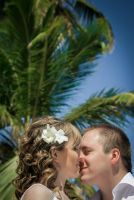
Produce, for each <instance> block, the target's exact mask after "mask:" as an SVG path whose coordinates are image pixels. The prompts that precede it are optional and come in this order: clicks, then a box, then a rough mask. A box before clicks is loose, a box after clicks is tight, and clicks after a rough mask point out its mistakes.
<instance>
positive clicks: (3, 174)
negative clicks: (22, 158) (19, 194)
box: [0, 157, 17, 200]
mask: <svg viewBox="0 0 134 200" xmlns="http://www.w3.org/2000/svg"><path fill="white" fill-rule="evenodd" d="M16 167H17V157H13V158H12V159H11V160H9V161H8V162H6V163H4V164H3V165H0V180H1V181H0V198H1V199H2V200H7V199H12V200H13V199H14V200H15V197H14V195H13V194H14V191H15V188H14V186H13V184H12V180H13V179H14V178H15V176H16V172H15V171H16Z"/></svg>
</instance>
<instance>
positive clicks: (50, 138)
mask: <svg viewBox="0 0 134 200" xmlns="http://www.w3.org/2000/svg"><path fill="white" fill-rule="evenodd" d="M41 138H42V139H43V140H44V141H45V142H46V143H48V144H50V143H51V144H52V143H56V142H57V143H59V144H62V143H63V142H65V141H68V137H67V136H65V132H64V131H63V130H62V129H60V130H58V131H57V130H56V128H55V127H54V126H52V127H50V126H49V124H47V128H46V129H43V132H42V135H41Z"/></svg>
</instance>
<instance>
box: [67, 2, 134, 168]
mask: <svg viewBox="0 0 134 200" xmlns="http://www.w3.org/2000/svg"><path fill="white" fill-rule="evenodd" d="M89 2H91V3H92V4H93V5H94V6H95V7H96V8H97V9H98V10H100V11H101V12H102V13H103V14H104V15H105V17H106V18H107V19H108V20H109V22H110V24H111V26H112V29H113V33H114V37H115V47H114V49H113V51H112V52H111V53H110V54H107V55H104V56H103V57H102V58H100V59H99V60H98V61H97V67H96V71H95V73H93V75H92V76H90V77H87V78H86V80H85V81H84V82H83V84H82V85H81V89H80V91H79V92H78V93H77V94H76V95H75V96H74V98H73V99H71V100H70V104H71V105H74V102H75V105H76V104H79V103H82V102H84V101H85V100H86V99H87V98H88V97H89V96H90V95H92V94H94V93H96V92H98V91H101V90H102V89H104V88H105V89H106V90H108V89H110V88H113V87H114V88H118V89H119V90H120V91H122V92H126V91H132V90H133V91H134V81H133V77H134V59H133V58H134V21H133V18H134V12H133V8H134V1H132V0H131V1H127V2H126V1H122V0H118V1H115V0H101V1H100V0H92V1H90V0H89ZM124 129H125V132H126V133H127V134H128V136H129V139H130V141H131V145H132V149H134V119H131V123H130V125H129V126H128V127H127V128H124ZM132 160H133V171H134V152H132Z"/></svg>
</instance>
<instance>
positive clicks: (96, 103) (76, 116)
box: [65, 92, 134, 128]
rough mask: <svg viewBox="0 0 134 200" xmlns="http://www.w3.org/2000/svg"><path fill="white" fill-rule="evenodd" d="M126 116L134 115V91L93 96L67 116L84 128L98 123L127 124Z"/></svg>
mask: <svg viewBox="0 0 134 200" xmlns="http://www.w3.org/2000/svg"><path fill="white" fill-rule="evenodd" d="M126 116H132V117H133V116H134V93H133V92H128V93H120V94H116V95H111V97H108V96H106V95H105V94H104V97H102V95H101V97H99V96H96V97H95V96H93V97H92V98H89V99H88V100H87V102H86V103H84V104H81V105H80V106H79V107H78V108H74V109H73V110H72V112H70V113H69V114H67V115H66V116H65V119H66V120H69V121H71V122H72V123H74V124H75V125H76V126H78V127H80V128H83V127H86V126H87V125H92V124H96V123H113V124H116V125H117V124H118V125H119V126H121V125H125V123H126V122H127V118H126Z"/></svg>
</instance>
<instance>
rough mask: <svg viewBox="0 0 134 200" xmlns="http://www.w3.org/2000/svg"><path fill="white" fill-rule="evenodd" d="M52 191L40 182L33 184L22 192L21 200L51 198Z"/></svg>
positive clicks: (44, 199)
mask: <svg viewBox="0 0 134 200" xmlns="http://www.w3.org/2000/svg"><path fill="white" fill-rule="evenodd" d="M53 197H54V194H53V192H52V191H51V190H50V189H48V188H47V187H46V186H44V185H42V184H39V183H37V184H33V185H32V186H30V187H29V188H28V189H27V190H26V191H25V192H24V194H23V196H22V198H21V200H52V199H53Z"/></svg>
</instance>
